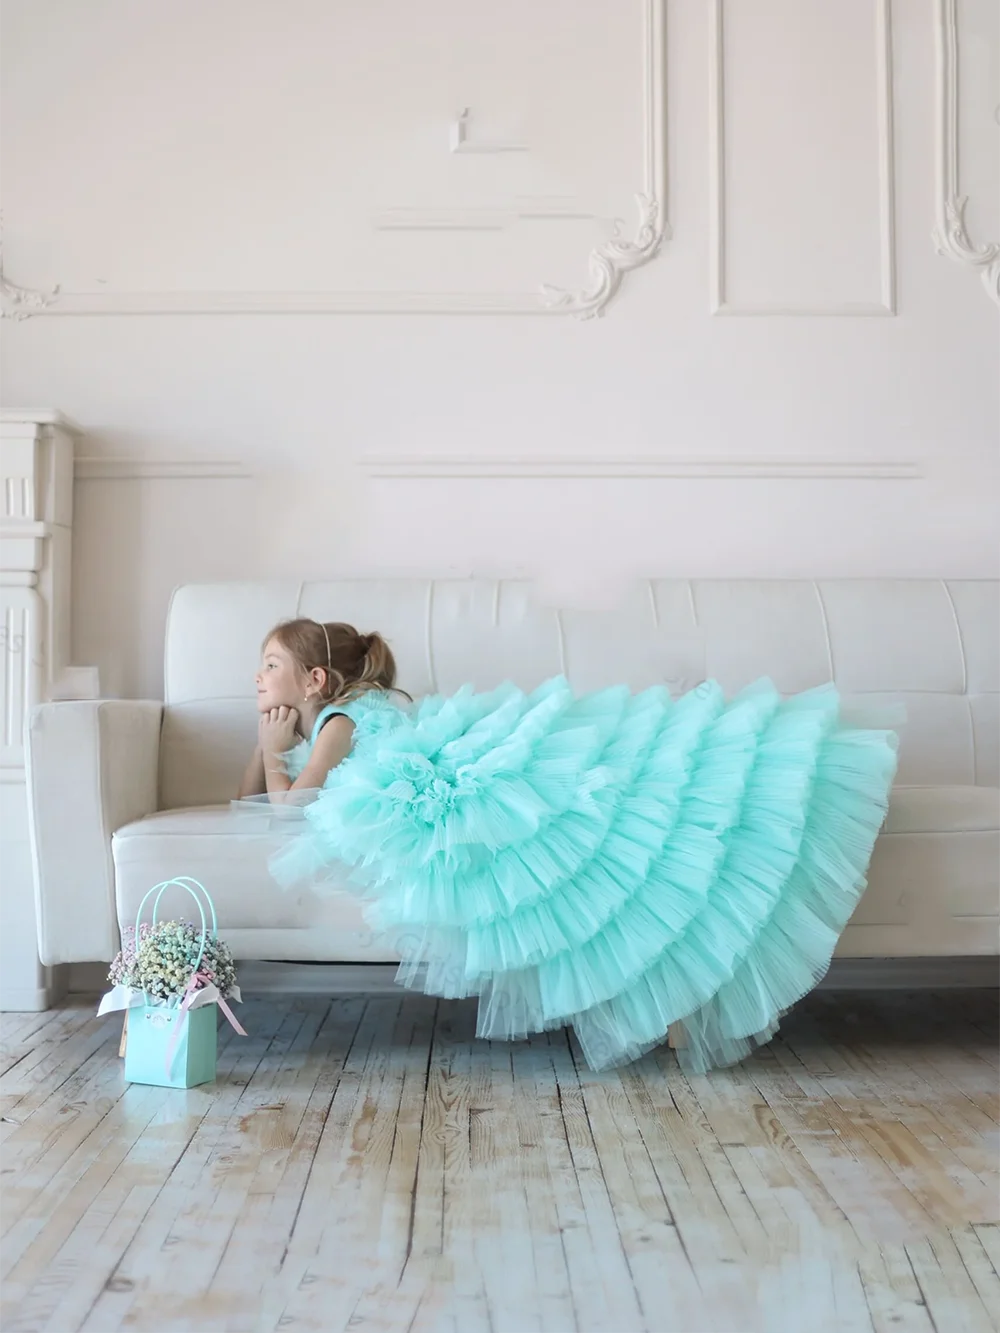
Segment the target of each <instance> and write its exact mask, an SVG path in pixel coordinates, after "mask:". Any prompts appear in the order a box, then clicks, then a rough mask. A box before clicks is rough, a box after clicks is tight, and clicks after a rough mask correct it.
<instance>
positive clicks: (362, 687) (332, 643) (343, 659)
mask: <svg viewBox="0 0 1000 1333" xmlns="http://www.w3.org/2000/svg"><path fill="white" fill-rule="evenodd" d="M272 642H277V643H280V644H281V646H282V648H284V649H285V651H286V652H287V653H288V654H289V655H290V656H291V657H292V658H293V659H294V660H295V661H296V662H297V663H298V665H299V666H300V667H301V668H302V670H303V671H305V672H306V673H309V672H312V671H315V670H316V669H317V668H318V669H319V670H320V671H322V672H323V673H324V677H325V678H324V683H323V688H322V689H321V690H320V698H321V699H322V700H323V702H324V703H343V702H345V701H346V700H348V699H356V698H357V697H358V695H360V694H365V693H367V692H368V691H369V690H392V689H395V687H396V659H395V658H394V657H393V655H392V649H391V648H390V647H389V645H388V644H387V643H386V641H385V639H383V638H382V635H381V634H359V633H358V631H357V630H356V629H355V628H354V626H353V625H345V624H343V623H342V622H341V621H326V622H322V621H318V620H305V619H298V620H283V621H282V622H281V624H279V625H275V627H274V629H272V630H271V632H270V634H268V635H267V637H266V638H265V640H264V645H263V646H264V648H265V649H266V647H267V645H268V644H269V643H272Z"/></svg>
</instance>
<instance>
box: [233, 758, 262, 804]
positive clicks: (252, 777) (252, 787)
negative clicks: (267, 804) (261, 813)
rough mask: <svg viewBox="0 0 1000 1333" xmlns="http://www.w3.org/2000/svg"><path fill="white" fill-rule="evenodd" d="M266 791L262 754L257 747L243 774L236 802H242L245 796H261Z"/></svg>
mask: <svg viewBox="0 0 1000 1333" xmlns="http://www.w3.org/2000/svg"><path fill="white" fill-rule="evenodd" d="M266 791H267V780H266V778H265V777H264V752H263V750H261V748H260V746H259V745H258V746H257V748H256V750H254V752H253V757H252V758H251V760H250V762H249V764H247V767H246V772H245V773H244V774H243V781H242V782H241V783H240V790H239V795H238V796H237V798H236V799H237V800H239V801H242V800H243V798H244V797H246V796H263V794H264V792H266Z"/></svg>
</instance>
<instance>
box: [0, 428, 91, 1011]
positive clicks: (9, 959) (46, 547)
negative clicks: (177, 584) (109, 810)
mask: <svg viewBox="0 0 1000 1333" xmlns="http://www.w3.org/2000/svg"><path fill="white" fill-rule="evenodd" d="M77 434H78V432H77V431H76V429H75V428H74V427H73V425H72V423H70V422H69V421H67V420H66V419H65V418H64V417H62V416H61V415H60V414H59V413H58V412H49V411H42V412H4V413H3V414H2V415H0V705H2V720H0V861H2V867H3V872H2V876H0V1009H5V1010H7V1009H14V1010H37V1009H45V1008H47V1007H48V1005H49V1003H50V1000H51V998H52V989H53V978H52V975H51V972H50V969H47V968H44V967H42V965H41V963H40V962H39V960H38V944H37V937H36V928H35V903H34V875H33V870H32V859H31V849H30V841H29V832H28V807H27V796H26V787H25V748H24V738H25V734H26V729H25V719H26V717H27V715H28V712H29V710H30V709H31V708H33V707H34V706H35V704H38V703H41V702H42V701H43V700H46V699H53V698H71V697H75V698H81V697H91V696H96V694H97V693H98V681H97V673H96V671H93V670H81V669H79V668H77V669H74V668H72V667H71V666H70V608H71V601H70V598H71V542H72V533H73V452H74V440H75V437H76V435H77Z"/></svg>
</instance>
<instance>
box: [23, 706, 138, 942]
mask: <svg viewBox="0 0 1000 1333" xmlns="http://www.w3.org/2000/svg"><path fill="white" fill-rule="evenodd" d="M162 715H163V705H162V704H161V703H156V702H150V701H145V700H132V699H101V700H86V701H79V702H73V703H47V704H41V705H40V706H39V707H37V708H35V709H34V710H33V712H32V713H31V716H30V718H29V720H28V745H27V765H26V767H27V773H26V776H27V785H28V812H29V814H28V818H29V827H30V833H31V855H32V862H33V870H34V881H35V907H36V912H37V918H38V952H39V956H40V957H41V960H42V962H43V963H45V964H48V965H52V964H55V963H86V962H97V961H101V962H103V961H110V960H111V959H112V958H113V957H114V955H115V954H116V953H117V951H118V947H119V937H118V914H117V911H116V909H115V876H114V863H113V861H112V859H111V836H112V834H113V833H115V832H116V830H118V829H119V828H121V827H122V826H123V825H124V824H129V823H131V822H132V821H133V820H135V819H141V818H142V817H143V816H144V815H149V814H152V813H153V811H154V810H155V809H156V808H157V788H158V771H159V756H160V722H161V719H162Z"/></svg>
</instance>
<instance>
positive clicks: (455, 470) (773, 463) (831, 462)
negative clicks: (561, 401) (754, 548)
mask: <svg viewBox="0 0 1000 1333" xmlns="http://www.w3.org/2000/svg"><path fill="white" fill-rule="evenodd" d="M360 467H361V470H362V471H363V472H364V473H365V474H366V475H367V476H369V477H373V478H380V479H395V480H437V479H467V480H488V479H491V478H500V477H509V478H515V479H532V478H540V479H544V478H571V479H572V478H576V479H581V480H586V479H604V478H607V479H609V480H610V479H626V480H627V479H646V478H666V479H670V480H676V481H684V480H698V479H702V478H705V479H710V480H718V479H725V478H735V479H740V480H747V481H750V480H769V479H774V478H781V477H784V478H789V479H791V480H807V481H808V480H818V481H829V480H836V479H840V480H847V481H878V480H884V481H908V480H914V479H917V478H919V477H920V476H921V469H920V466H919V465H918V464H917V463H914V462H878V461H873V460H870V459H863V460H856V461H855V460H842V459H815V460H812V459H797V458H774V459H760V458H752V459H743V458H715V459H713V458H375V457H372V458H364V459H362V460H361V461H360Z"/></svg>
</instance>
